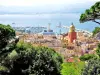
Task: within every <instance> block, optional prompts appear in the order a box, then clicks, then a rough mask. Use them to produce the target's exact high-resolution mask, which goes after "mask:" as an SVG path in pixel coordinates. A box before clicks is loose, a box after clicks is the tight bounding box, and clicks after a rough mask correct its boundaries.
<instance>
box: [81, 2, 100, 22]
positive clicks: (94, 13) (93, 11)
mask: <svg viewBox="0 0 100 75" xmlns="http://www.w3.org/2000/svg"><path fill="white" fill-rule="evenodd" d="M96 19H100V2H96V3H95V4H94V5H93V6H91V8H90V9H86V11H85V13H83V14H81V16H80V22H81V23H83V22H87V21H93V22H95V23H98V24H100V22H97V21H96Z"/></svg>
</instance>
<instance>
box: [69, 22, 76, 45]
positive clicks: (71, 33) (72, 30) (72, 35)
mask: <svg viewBox="0 0 100 75" xmlns="http://www.w3.org/2000/svg"><path fill="white" fill-rule="evenodd" d="M76 38H77V34H76V32H75V26H74V25H73V23H72V25H71V26H70V28H69V33H68V42H69V43H73V41H74V40H76Z"/></svg>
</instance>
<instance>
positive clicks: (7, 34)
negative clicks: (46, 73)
mask: <svg viewBox="0 0 100 75" xmlns="http://www.w3.org/2000/svg"><path fill="white" fill-rule="evenodd" d="M14 36H15V31H14V30H13V29H12V28H11V27H10V25H7V26H6V25H3V24H0V49H2V48H4V47H5V46H6V45H7V43H8V41H9V39H11V38H13V37H14Z"/></svg>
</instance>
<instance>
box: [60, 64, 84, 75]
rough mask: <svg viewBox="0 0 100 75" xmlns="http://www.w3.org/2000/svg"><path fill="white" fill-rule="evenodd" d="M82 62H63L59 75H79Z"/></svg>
mask: <svg viewBox="0 0 100 75" xmlns="http://www.w3.org/2000/svg"><path fill="white" fill-rule="evenodd" d="M83 67H84V62H73V63H69V62H67V63H63V64H62V70H61V75H81V70H82V69H83Z"/></svg>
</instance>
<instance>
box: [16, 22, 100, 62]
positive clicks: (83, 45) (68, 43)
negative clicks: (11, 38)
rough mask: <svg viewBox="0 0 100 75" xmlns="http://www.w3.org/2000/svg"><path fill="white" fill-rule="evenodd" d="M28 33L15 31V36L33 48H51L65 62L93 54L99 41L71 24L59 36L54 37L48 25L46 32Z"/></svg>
mask: <svg viewBox="0 0 100 75" xmlns="http://www.w3.org/2000/svg"><path fill="white" fill-rule="evenodd" d="M42 30H43V29H42ZM42 30H41V31H42ZM26 31H27V29H26ZM28 31H29V30H28ZM28 31H27V32H26V33H25V32H24V33H23V32H21V31H16V36H18V37H19V39H20V40H22V41H24V42H28V43H31V44H32V45H33V46H46V47H49V48H53V49H54V50H55V51H56V52H58V53H59V54H61V55H62V56H63V57H64V60H65V62H67V60H68V59H69V58H72V57H80V56H82V55H84V54H95V50H96V48H97V46H98V44H99V41H100V40H99V39H98V38H99V36H98V37H92V35H91V34H89V33H87V32H84V31H77V30H76V28H75V26H74V25H73V23H72V24H71V25H70V27H69V31H68V32H66V33H64V34H59V35H56V34H55V32H53V30H52V29H50V25H48V28H47V30H46V28H45V29H44V30H43V32H37V33H34V34H33V33H28ZM37 31H38V30H37Z"/></svg>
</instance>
